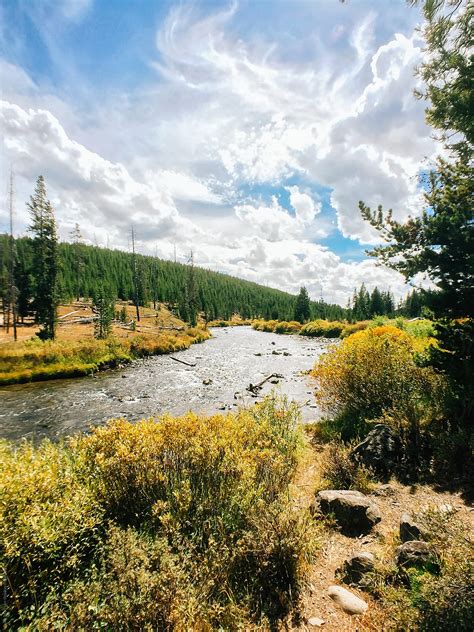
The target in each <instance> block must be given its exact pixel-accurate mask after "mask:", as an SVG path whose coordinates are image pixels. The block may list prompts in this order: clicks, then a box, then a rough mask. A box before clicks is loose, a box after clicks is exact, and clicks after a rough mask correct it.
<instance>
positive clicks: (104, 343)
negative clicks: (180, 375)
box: [0, 304, 210, 384]
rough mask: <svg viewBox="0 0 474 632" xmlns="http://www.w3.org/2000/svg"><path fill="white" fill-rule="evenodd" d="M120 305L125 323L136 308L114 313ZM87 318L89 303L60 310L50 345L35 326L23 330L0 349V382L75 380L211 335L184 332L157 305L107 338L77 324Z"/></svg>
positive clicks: (184, 346) (89, 326) (181, 325)
mask: <svg viewBox="0 0 474 632" xmlns="http://www.w3.org/2000/svg"><path fill="white" fill-rule="evenodd" d="M123 307H124V308H125V311H126V319H127V321H128V319H130V321H131V320H132V317H133V313H134V307H133V306H131V305H127V304H122V306H121V304H117V305H116V308H117V311H121V309H122V308H123ZM90 316H92V310H91V306H90V305H89V304H71V305H62V306H60V308H59V323H60V324H59V325H58V328H57V331H58V335H57V337H56V339H55V340H54V341H46V342H41V341H40V340H39V339H38V338H37V337H36V336H35V335H34V332H35V331H36V328H35V326H34V325H32V324H30V325H29V326H25V328H24V329H25V330H26V329H28V330H29V333H30V336H29V337H26V336H22V337H21V338H20V340H18V341H17V342H16V343H15V342H13V341H11V340H9V341H8V342H7V343H5V344H2V345H1V346H0V384H14V383H20V382H29V381H39V380H48V379H55V378H62V377H79V376H81V375H87V374H89V373H92V372H94V371H98V370H101V369H104V368H109V367H112V366H116V365H118V364H120V363H126V362H129V361H131V360H133V359H135V358H138V357H142V356H147V355H154V354H163V353H171V352H174V351H181V350H183V349H187V348H188V347H189V346H190V345H191V344H193V343H195V342H201V341H203V340H206V339H207V338H209V337H210V333H209V332H208V331H207V330H204V329H199V328H195V329H186V328H185V324H184V323H183V322H182V321H180V320H179V319H177V318H175V317H174V316H173V315H172V314H171V313H170V312H169V311H168V310H167V309H166V308H164V307H163V306H161V307H160V309H159V310H157V311H155V310H152V309H151V308H143V309H141V320H140V323H137V324H136V326H135V329H134V330H131V329H130V328H129V329H127V328H123V327H122V326H120V324H119V323H118V322H117V324H115V325H114V327H113V331H112V334H111V336H110V337H109V338H108V339H107V340H96V339H95V338H94V334H93V329H94V324H93V323H92V322H89V323H87V322H86V323H77V322H75V321H76V319H77V318H78V317H81V318H87V317H90ZM128 322H129V321H128ZM21 331H22V330H21ZM5 335H6V334H5Z"/></svg>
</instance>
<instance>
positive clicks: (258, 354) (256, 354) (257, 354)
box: [253, 353, 262, 357]
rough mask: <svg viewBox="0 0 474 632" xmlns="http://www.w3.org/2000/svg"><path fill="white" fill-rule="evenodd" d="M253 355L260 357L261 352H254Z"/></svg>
mask: <svg viewBox="0 0 474 632" xmlns="http://www.w3.org/2000/svg"><path fill="white" fill-rule="evenodd" d="M253 355H254V356H259V357H260V356H261V355H262V354H261V353H254V354H253Z"/></svg>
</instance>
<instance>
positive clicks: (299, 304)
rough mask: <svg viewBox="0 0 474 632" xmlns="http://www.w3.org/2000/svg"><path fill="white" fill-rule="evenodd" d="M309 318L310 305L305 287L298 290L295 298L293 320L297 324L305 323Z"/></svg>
mask: <svg viewBox="0 0 474 632" xmlns="http://www.w3.org/2000/svg"><path fill="white" fill-rule="evenodd" d="M310 316H311V304H310V301H309V296H308V291H307V289H306V288H305V287H302V288H301V289H300V293H299V294H298V296H297V298H296V303H295V313H294V319H295V320H297V321H298V322H299V323H305V322H306V321H308V320H309V318H310Z"/></svg>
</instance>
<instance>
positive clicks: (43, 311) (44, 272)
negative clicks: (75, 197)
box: [27, 176, 59, 340]
mask: <svg viewBox="0 0 474 632" xmlns="http://www.w3.org/2000/svg"><path fill="white" fill-rule="evenodd" d="M27 206H28V208H29V210H30V214H31V220H32V221H31V226H30V231H31V232H32V233H33V235H34V239H33V268H32V275H33V305H32V306H33V311H34V313H35V320H36V322H37V323H39V324H40V325H41V330H40V332H39V333H38V336H39V337H40V338H42V339H43V340H48V339H54V336H55V333H56V308H57V303H58V291H57V288H58V267H59V257H58V237H57V233H56V221H55V219H54V211H53V207H52V206H51V203H50V201H49V200H48V199H47V197H46V186H45V183H44V178H43V176H39V177H38V180H37V181H36V188H35V192H34V195H32V196H31V198H30V201H29V202H28V204H27Z"/></svg>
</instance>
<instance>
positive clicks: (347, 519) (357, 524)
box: [316, 489, 381, 536]
mask: <svg viewBox="0 0 474 632" xmlns="http://www.w3.org/2000/svg"><path fill="white" fill-rule="evenodd" d="M316 504H319V507H320V509H321V511H322V513H324V514H334V517H335V519H336V522H337V524H338V525H339V526H340V527H341V531H342V532H343V533H344V534H345V535H351V536H357V535H365V534H366V533H368V532H369V531H370V530H371V529H372V527H373V526H374V525H376V524H377V523H378V522H380V520H381V515H380V511H379V508H378V507H377V505H376V504H375V503H374V502H373V501H372V500H371V499H370V498H368V497H367V496H365V495H364V494H362V493H361V492H357V491H354V490H349V489H325V490H323V491H321V492H319V493H318V494H317V495H316Z"/></svg>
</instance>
